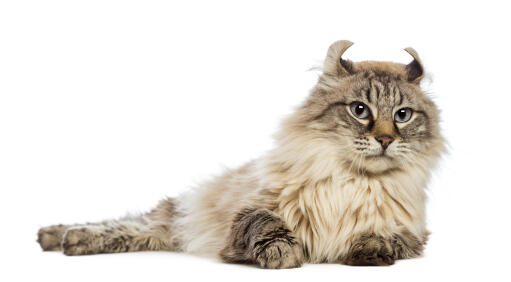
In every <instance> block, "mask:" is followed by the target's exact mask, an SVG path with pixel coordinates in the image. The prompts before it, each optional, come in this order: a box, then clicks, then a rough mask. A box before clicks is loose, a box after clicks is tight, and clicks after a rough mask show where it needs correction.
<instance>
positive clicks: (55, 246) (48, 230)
mask: <svg viewBox="0 0 511 282" xmlns="http://www.w3.org/2000/svg"><path fill="white" fill-rule="evenodd" d="M67 228H68V226H66V225H62V224H59V225H51V226H46V227H42V228H41V229H39V231H38V232H37V242H38V243H39V245H41V248H42V249H43V251H60V250H61V247H60V245H61V243H62V237H63V236H64V232H66V229H67Z"/></svg>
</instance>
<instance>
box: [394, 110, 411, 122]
mask: <svg viewBox="0 0 511 282" xmlns="http://www.w3.org/2000/svg"><path fill="white" fill-rule="evenodd" d="M412 113H413V111H412V109H410V108H402V109H399V110H398V111H397V112H396V113H395V114H394V120H395V121H396V122H407V121H409V120H410V118H411V117H412Z"/></svg>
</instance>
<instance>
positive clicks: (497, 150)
mask: <svg viewBox="0 0 511 282" xmlns="http://www.w3.org/2000/svg"><path fill="white" fill-rule="evenodd" d="M343 2H344V1H332V2H323V1H310V2H309V3H308V4H303V3H301V2H298V1H289V2H277V1H268V2H266V1H253V2H252V3H246V2H245V1H232V2H223V1H222V2H220V1H202V2H199V1H181V3H177V1H175V2H173V1H106V0H100V1H91V0H89V1H23V0H16V1H1V2H0V193H1V194H0V209H1V212H0V216H1V221H0V228H1V230H0V236H1V237H0V239H1V241H0V244H1V245H0V246H1V247H0V257H1V260H2V261H1V264H0V265H1V267H0V269H2V270H0V280H2V281H21V280H25V279H29V280H28V281H30V280H36V279H37V280H40V281H49V280H50V279H51V280H52V281H69V280H74V281H91V280H93V281H107V280H112V279H115V280H113V281H121V280H128V281H135V280H137V281H185V280H186V281H189V280H190V279H192V280H190V281H194V280H196V279H203V280H206V279H207V280H222V281H226V280H227V281H261V279H267V280H270V281H271V280H276V279H279V280H281V281H282V280H283V279H285V281H294V280H304V281H305V280H308V281H311V280H312V281H320V280H324V279H329V280H335V281H354V280H356V281H367V280H369V279H378V281H390V280H392V281H432V279H441V280H455V281H458V280H462V279H463V280H466V278H472V279H482V278H484V279H486V280H490V281H496V280H507V281H509V279H510V276H511V275H510V274H509V264H510V258H509V254H510V243H509V242H510V239H511V238H510V236H511V234H510V227H509V222H510V220H509V217H510V215H511V212H510V211H511V210H510V200H509V198H510V196H511V192H510V189H511V185H510V182H509V180H508V178H509V173H510V168H509V159H510V158H511V149H510V148H511V146H510V145H509V144H510V139H509V130H510V124H509V123H510V121H511V119H510V114H509V103H510V102H511V98H510V97H511V93H510V90H509V89H510V88H509V81H510V79H509V70H510V69H511V68H510V66H511V60H510V50H511V44H510V41H509V39H508V38H509V26H511V20H510V17H509V14H508V13H509V8H507V7H505V6H504V5H503V4H499V2H492V1H484V2H482V3H470V2H469V1H463V2H459V3H454V2H448V1H443V2H442V3H435V2H432V1H420V2H412V1H403V2H392V3H390V2H388V1H378V2H365V1H350V3H343ZM384 2H385V4H384ZM500 3H504V1H502V2H500ZM338 39H349V40H351V41H354V42H355V43H356V44H355V45H354V46H353V47H351V48H350V49H349V51H347V53H346V55H345V57H346V58H349V59H352V60H355V61H357V60H366V59H375V60H391V61H397V62H401V63H407V62H409V61H410V60H411V58H410V57H409V55H407V54H406V53H405V52H404V51H403V50H402V49H403V48H404V47H408V46H412V47H414V48H415V49H416V50H417V51H418V52H419V54H420V55H421V57H422V59H423V61H424V63H425V65H426V68H427V71H428V73H429V75H428V78H427V79H426V81H425V83H424V88H425V89H426V90H427V91H428V92H429V93H431V95H432V96H433V97H434V99H435V101H436V102H437V103H438V105H439V107H440V108H441V109H442V117H443V122H442V127H443V132H444V134H445V136H446V137H447V139H448V141H449V143H450V153H449V155H447V156H446V157H445V158H444V160H443V161H442V163H441V165H440V167H439V169H437V172H436V173H435V177H434V179H433V180H432V182H431V185H430V187H429V194H430V201H429V208H428V215H429V217H428V222H429V228H430V229H431V230H432V232H433V235H432V237H431V240H430V242H429V244H428V246H427V249H426V253H425V256H424V257H423V258H420V259H413V260H408V261H399V262H398V263H397V264H396V265H394V266H392V267H386V268H375V267H348V266H343V265H337V264H330V265H306V266H304V267H303V268H300V269H293V270H282V271H268V270H260V269H257V268H255V267H250V266H238V265H227V264H222V263H220V262H219V261H215V260H211V259H204V258H197V257H193V256H190V255H185V254H175V253H163V252H160V253H130V254H114V255H96V256H85V257H66V256H64V255H62V254H60V253H51V252H50V253H43V252H42V251H41V250H40V248H39V246H38V244H37V243H36V242H35V239H36V232H37V230H38V228H39V227H40V226H44V225H49V224H54V223H75V222H83V221H94V220H100V219H104V218H111V217H117V216H120V215H123V214H124V213H125V212H127V211H131V212H137V211H146V210H148V209H150V208H151V207H152V206H153V205H154V204H155V203H156V202H157V201H158V200H159V199H160V198H162V197H163V196H164V195H168V196H175V195H177V194H179V193H180V192H182V191H185V190H187V189H189V188H190V187H192V186H194V185H197V183H200V181H201V180H203V179H205V178H208V177H211V175H214V174H216V173H219V172H220V171H221V170H222V168H223V167H224V166H226V167H235V166H237V165H240V164H242V163H243V162H245V161H247V160H249V159H251V158H255V157H257V156H259V155H261V154H262V153H264V152H265V151H267V150H268V149H270V148H271V146H272V139H271V135H272V133H273V132H275V130H276V129H277V126H278V123H279V120H281V118H282V117H284V116H285V115H286V114H288V113H289V112H291V111H292V109H293V108H294V107H296V106H297V105H298V104H299V103H300V102H301V101H302V100H303V99H304V98H305V97H306V95H307V93H308V91H309V90H310V89H311V88H312V86H313V85H314V83H315V81H316V79H317V75H318V73H317V71H310V68H311V67H314V66H318V65H320V64H321V62H322V60H323V58H324V56H325V54H326V50H327V48H328V46H329V44H330V43H332V42H333V41H335V40H338Z"/></svg>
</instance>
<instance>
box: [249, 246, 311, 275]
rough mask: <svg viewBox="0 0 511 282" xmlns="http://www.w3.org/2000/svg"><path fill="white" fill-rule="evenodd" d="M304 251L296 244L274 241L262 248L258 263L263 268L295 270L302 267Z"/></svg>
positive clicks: (257, 257)
mask: <svg viewBox="0 0 511 282" xmlns="http://www.w3.org/2000/svg"><path fill="white" fill-rule="evenodd" d="M303 261H304V257H303V250H302V248H301V247H300V246H299V245H298V244H296V243H289V242H285V241H274V242H271V243H269V244H267V245H266V246H264V247H263V248H262V250H261V251H260V252H259V253H258V254H257V256H256V262H257V263H258V264H259V266H260V267H262V268H272V269H279V268H295V267H300V266H302V264H303Z"/></svg>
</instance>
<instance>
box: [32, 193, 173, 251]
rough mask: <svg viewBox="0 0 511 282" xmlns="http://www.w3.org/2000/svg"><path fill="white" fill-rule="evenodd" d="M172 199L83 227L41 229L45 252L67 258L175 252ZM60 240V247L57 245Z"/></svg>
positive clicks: (40, 234) (40, 235)
mask: <svg viewBox="0 0 511 282" xmlns="http://www.w3.org/2000/svg"><path fill="white" fill-rule="evenodd" d="M175 215H176V211H175V203H174V200H173V199H166V200H164V201H161V202H160V204H159V205H158V206H157V207H156V208H155V209H154V210H153V211H151V212H149V213H147V214H144V215H141V216H135V217H133V216H127V217H124V218H121V219H118V220H108V221H103V222H99V223H89V224H84V225H70V226H69V225H54V226H49V227H44V228H41V229H40V230H39V233H38V238H39V239H38V242H39V243H40V244H41V247H42V248H43V250H59V249H62V250H63V252H64V254H66V255H88V254H98V253H120V252H132V251H146V250H147V251H149V250H151V251H157V250H176V249H177V240H176V239H175V238H174V236H173V232H172V231H173V219H174V217H175ZM59 239H60V248H59V247H58V246H57V244H56V242H57V241H58V240H59Z"/></svg>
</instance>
